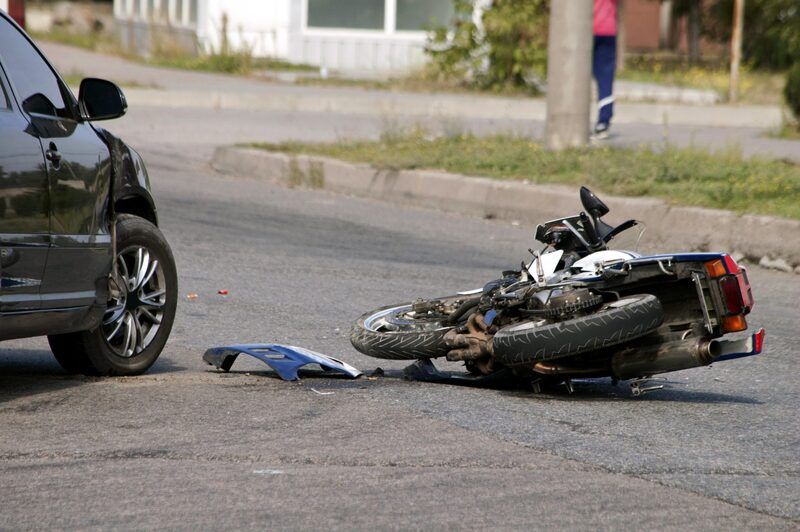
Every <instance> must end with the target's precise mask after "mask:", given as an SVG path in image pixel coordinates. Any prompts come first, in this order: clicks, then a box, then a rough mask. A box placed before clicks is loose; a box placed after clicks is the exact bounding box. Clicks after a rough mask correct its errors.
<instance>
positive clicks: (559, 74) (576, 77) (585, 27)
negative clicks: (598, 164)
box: [545, 0, 594, 150]
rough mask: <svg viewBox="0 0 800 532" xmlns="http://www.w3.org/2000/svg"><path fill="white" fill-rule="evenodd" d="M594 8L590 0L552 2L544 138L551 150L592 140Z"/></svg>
mask: <svg viewBox="0 0 800 532" xmlns="http://www.w3.org/2000/svg"><path fill="white" fill-rule="evenodd" d="M593 9H594V3H593V2H591V1H590V0H558V1H554V2H551V3H550V35H549V37H548V43H547V124H546V135H545V137H546V140H547V147H548V148H549V149H551V150H563V149H565V148H572V147H577V146H584V145H586V144H587V143H588V142H589V109H590V100H591V85H590V84H591V80H592V10H593Z"/></svg>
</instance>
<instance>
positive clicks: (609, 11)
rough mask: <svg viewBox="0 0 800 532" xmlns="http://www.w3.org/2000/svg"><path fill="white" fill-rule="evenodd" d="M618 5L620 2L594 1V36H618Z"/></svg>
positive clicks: (608, 0) (615, 0)
mask: <svg viewBox="0 0 800 532" xmlns="http://www.w3.org/2000/svg"><path fill="white" fill-rule="evenodd" d="M617 4H619V0H594V34H595V35H598V36H611V35H616V34H617Z"/></svg>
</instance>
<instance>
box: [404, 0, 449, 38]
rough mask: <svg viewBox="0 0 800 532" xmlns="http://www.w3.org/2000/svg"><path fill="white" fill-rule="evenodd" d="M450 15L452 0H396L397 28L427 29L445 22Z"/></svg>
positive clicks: (407, 29) (406, 29)
mask: <svg viewBox="0 0 800 532" xmlns="http://www.w3.org/2000/svg"><path fill="white" fill-rule="evenodd" d="M452 16H453V2H452V0H397V19H396V20H397V24H396V26H397V29H398V30H405V31H422V30H428V29H431V28H432V27H434V26H441V25H444V24H447V23H448V22H449V21H450V19H451V18H452Z"/></svg>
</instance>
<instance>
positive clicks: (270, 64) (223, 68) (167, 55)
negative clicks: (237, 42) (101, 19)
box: [31, 30, 318, 74]
mask: <svg viewBox="0 0 800 532" xmlns="http://www.w3.org/2000/svg"><path fill="white" fill-rule="evenodd" d="M31 36H32V37H33V38H34V39H36V40H43V41H53V42H58V43H61V44H66V45H69V46H76V47H78V48H84V49H87V50H92V51H96V52H102V53H107V54H113V55H118V56H120V57H124V58H126V59H130V60H133V61H139V62H141V63H145V64H151V65H156V66H165V67H170V68H179V69H183V70H199V71H203V72H220V73H225V74H250V73H251V72H254V71H257V70H284V71H293V72H311V71H316V70H318V69H317V68H316V67H313V66H311V65H303V64H294V63H289V62H287V61H281V60H278V59H272V58H262V57H253V56H252V54H250V53H248V52H231V53H226V54H221V53H215V54H208V55H200V56H192V55H188V54H186V53H184V52H183V50H181V49H179V48H177V47H176V46H174V43H170V42H169V41H168V40H165V42H163V43H160V46H157V47H156V49H155V50H154V51H153V54H152V55H151V57H149V58H146V59H145V58H142V57H139V56H135V55H132V54H129V53H126V52H125V51H124V49H123V47H122V46H121V45H120V44H119V42H117V41H116V40H115V39H114V38H113V37H111V36H109V35H105V34H101V33H96V32H95V33H87V34H74V33H70V32H66V31H63V30H53V31H50V32H47V33H40V32H32V33H31Z"/></svg>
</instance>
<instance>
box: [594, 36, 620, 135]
mask: <svg viewBox="0 0 800 532" xmlns="http://www.w3.org/2000/svg"><path fill="white" fill-rule="evenodd" d="M616 69H617V38H616V37H615V36H613V35H609V36H605V35H595V37H594V53H593V55H592V75H593V76H594V79H595V80H596V81H597V115H598V116H597V123H598V124H609V123H610V122H611V117H612V116H614V72H615V71H616Z"/></svg>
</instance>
